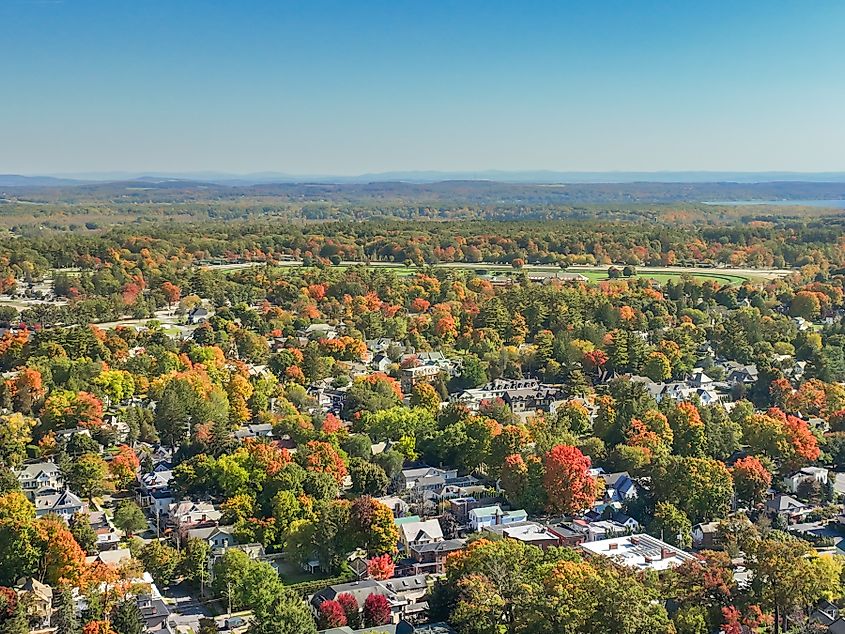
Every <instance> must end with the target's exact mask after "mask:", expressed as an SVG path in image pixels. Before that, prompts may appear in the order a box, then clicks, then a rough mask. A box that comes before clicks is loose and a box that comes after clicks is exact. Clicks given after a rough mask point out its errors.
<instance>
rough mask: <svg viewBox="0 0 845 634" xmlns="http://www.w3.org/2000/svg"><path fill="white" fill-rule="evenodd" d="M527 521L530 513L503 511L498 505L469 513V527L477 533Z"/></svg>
mask: <svg viewBox="0 0 845 634" xmlns="http://www.w3.org/2000/svg"><path fill="white" fill-rule="evenodd" d="M527 519H528V513H526V512H525V511H523V510H522V509H520V510H517V511H503V510H502V508H501V507H500V506H499V505H498V504H496V505H494V506H483V507H481V508H477V509H472V510H471V511H470V512H469V525H470V526H471V527H472V530H474V531H476V532H478V531H480V530H481V529H482V528H484V527H485V526H498V525H501V524H513V523H514V522H524V521H526V520H527Z"/></svg>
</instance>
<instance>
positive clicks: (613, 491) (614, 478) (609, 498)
mask: <svg viewBox="0 0 845 634" xmlns="http://www.w3.org/2000/svg"><path fill="white" fill-rule="evenodd" d="M598 477H600V478H601V479H602V480H604V486H605V490H604V500H605V502H608V503H615V504H624V503H625V502H628V501H630V500H633V499H634V498H636V497H637V485H636V484H635V483H634V481H633V480H632V479H631V476H630V475H628V472H627V471H619V472H617V473H600V474H598Z"/></svg>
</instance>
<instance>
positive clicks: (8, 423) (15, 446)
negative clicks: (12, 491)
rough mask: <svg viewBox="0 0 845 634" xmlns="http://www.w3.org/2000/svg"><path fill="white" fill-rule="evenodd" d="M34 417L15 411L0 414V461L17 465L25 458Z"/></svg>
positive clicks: (9, 464)
mask: <svg viewBox="0 0 845 634" xmlns="http://www.w3.org/2000/svg"><path fill="white" fill-rule="evenodd" d="M33 427H35V419H32V418H29V417H28V416H24V415H23V414H19V413H17V412H15V413H13V414H8V415H6V416H0V463H2V464H4V465H6V466H8V467H17V466H18V465H19V464H20V463H21V462H23V460H24V459H25V458H26V446H27V445H28V444H29V443H31V442H32V428H33Z"/></svg>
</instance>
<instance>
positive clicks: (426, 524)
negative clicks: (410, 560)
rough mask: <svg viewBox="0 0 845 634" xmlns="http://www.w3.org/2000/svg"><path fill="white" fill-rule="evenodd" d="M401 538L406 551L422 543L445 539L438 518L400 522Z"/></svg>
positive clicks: (408, 551)
mask: <svg viewBox="0 0 845 634" xmlns="http://www.w3.org/2000/svg"><path fill="white" fill-rule="evenodd" d="M399 539H400V540H401V542H402V548H403V549H404V550H405V552H406V553H410V552H411V548H413V547H414V546H418V545H421V544H430V543H432V542H441V541H443V529H442V528H441V527H440V522H438V521H437V520H436V519H431V520H420V521H412V522H403V523H401V524H399Z"/></svg>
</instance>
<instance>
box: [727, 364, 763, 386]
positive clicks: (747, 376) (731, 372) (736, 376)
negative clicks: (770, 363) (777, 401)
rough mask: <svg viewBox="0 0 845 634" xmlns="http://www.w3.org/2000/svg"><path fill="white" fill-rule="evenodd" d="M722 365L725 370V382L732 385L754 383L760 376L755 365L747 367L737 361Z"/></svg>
mask: <svg viewBox="0 0 845 634" xmlns="http://www.w3.org/2000/svg"><path fill="white" fill-rule="evenodd" d="M720 365H722V367H723V368H724V369H725V381H726V382H727V383H729V384H731V385H735V384H740V383H741V384H748V383H754V382H755V381H757V377H758V376H759V373H758V371H757V366H756V365H755V364H753V363H749V364H747V365H746V364H742V363H738V362H736V361H727V362H724V363H722V364H720Z"/></svg>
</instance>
